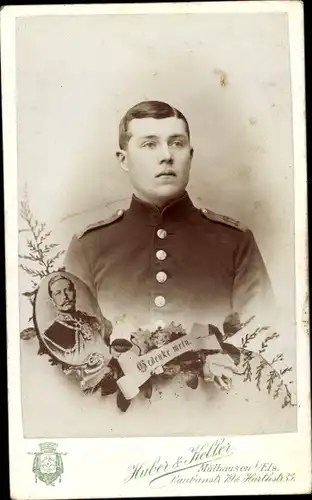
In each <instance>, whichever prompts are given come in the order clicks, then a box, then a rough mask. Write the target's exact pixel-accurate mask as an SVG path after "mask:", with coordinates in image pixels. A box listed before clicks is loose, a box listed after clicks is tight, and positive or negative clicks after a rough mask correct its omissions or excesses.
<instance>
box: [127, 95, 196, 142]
mask: <svg viewBox="0 0 312 500" xmlns="http://www.w3.org/2000/svg"><path fill="white" fill-rule="evenodd" d="M172 116H175V117H176V118H180V120H183V121H184V123H185V128H186V133H187V136H188V138H190V128H189V124H188V121H187V119H186V118H185V116H184V115H183V113H181V111H179V110H178V109H176V108H173V107H172V106H170V104H167V103H166V102H161V101H142V102H139V103H138V104H136V105H135V106H133V107H132V108H130V109H129V110H128V111H127V113H126V114H125V115H124V116H123V118H122V119H121V122H120V124H119V147H120V149H123V150H125V149H126V148H127V146H128V142H129V140H130V137H131V135H130V133H129V123H130V122H131V121H132V120H134V119H140V118H156V119H157V120H160V119H162V118H170V117H172Z"/></svg>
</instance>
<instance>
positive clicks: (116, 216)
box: [76, 209, 125, 239]
mask: <svg viewBox="0 0 312 500" xmlns="http://www.w3.org/2000/svg"><path fill="white" fill-rule="evenodd" d="M124 213H125V211H124V210H122V209H120V210H117V211H116V212H114V213H113V214H112V215H110V216H109V217H107V219H104V220H100V221H98V222H93V223H92V224H88V226H86V227H85V228H84V229H83V230H82V231H80V232H79V233H77V234H76V236H77V238H78V239H80V238H81V237H82V236H84V235H85V234H86V233H87V232H88V231H91V230H92V229H98V228H99V227H103V226H108V225H109V224H112V223H113V222H115V221H117V220H119V219H120V218H121V217H122V216H123V214H124Z"/></svg>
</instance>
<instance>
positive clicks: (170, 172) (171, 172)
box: [155, 168, 177, 177]
mask: <svg viewBox="0 0 312 500" xmlns="http://www.w3.org/2000/svg"><path fill="white" fill-rule="evenodd" d="M162 175H172V176H174V177H176V176H177V174H176V172H175V171H174V170H173V169H172V168H166V170H163V171H162V172H159V174H156V176H155V177H161V176H162Z"/></svg>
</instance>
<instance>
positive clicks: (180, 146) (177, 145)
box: [171, 141, 184, 148]
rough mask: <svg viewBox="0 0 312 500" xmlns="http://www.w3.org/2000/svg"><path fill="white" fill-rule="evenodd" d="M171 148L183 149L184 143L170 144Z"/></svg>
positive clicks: (175, 142) (174, 142)
mask: <svg viewBox="0 0 312 500" xmlns="http://www.w3.org/2000/svg"><path fill="white" fill-rule="evenodd" d="M171 146H174V147H175V148H183V146H184V142H183V141H173V142H172V143H171Z"/></svg>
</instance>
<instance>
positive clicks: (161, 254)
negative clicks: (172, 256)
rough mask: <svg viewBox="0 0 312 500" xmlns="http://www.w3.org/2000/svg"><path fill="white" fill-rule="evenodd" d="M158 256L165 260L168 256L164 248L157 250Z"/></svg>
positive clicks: (159, 258)
mask: <svg viewBox="0 0 312 500" xmlns="http://www.w3.org/2000/svg"><path fill="white" fill-rule="evenodd" d="M156 257H157V259H158V260H165V259H166V258H167V254H166V252H165V251H164V250H157V252H156Z"/></svg>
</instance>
